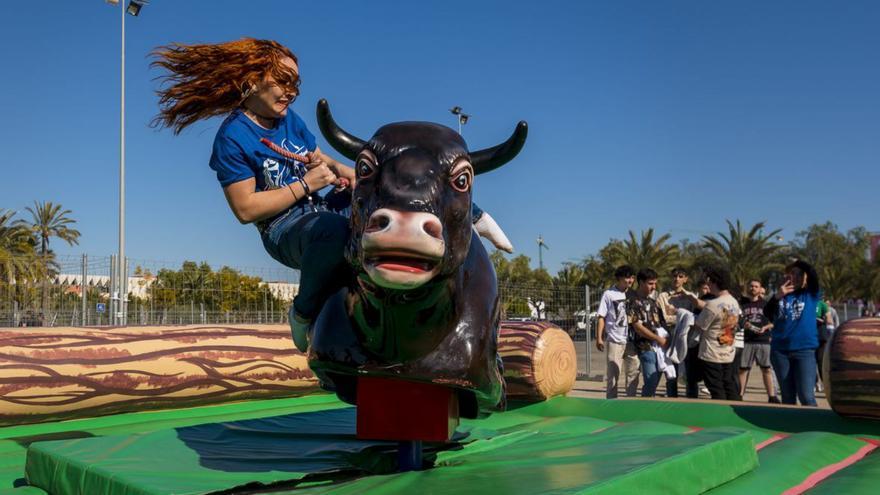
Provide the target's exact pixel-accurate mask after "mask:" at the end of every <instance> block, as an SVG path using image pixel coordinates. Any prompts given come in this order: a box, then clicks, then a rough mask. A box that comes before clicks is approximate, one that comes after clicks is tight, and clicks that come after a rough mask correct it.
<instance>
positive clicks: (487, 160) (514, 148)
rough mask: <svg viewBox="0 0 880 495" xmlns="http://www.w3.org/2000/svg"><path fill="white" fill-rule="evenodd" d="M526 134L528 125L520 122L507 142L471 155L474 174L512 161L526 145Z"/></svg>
mask: <svg viewBox="0 0 880 495" xmlns="http://www.w3.org/2000/svg"><path fill="white" fill-rule="evenodd" d="M528 134H529V125H528V124H526V121H525V120H520V121H519V124H517V125H516V129H515V130H514V131H513V134H512V135H511V136H510V137H509V138H508V139H507V141H505V142H503V143H501V144H499V145H498V146H493V147H492V148H486V149H484V150H480V151H475V152H473V153H471V165H473V167H474V174H476V175H479V174H482V173H486V172H489V171H491V170H495V169H496V168H498V167H500V166H502V165H504V164H505V163H507V162H509V161H510V160H513V159H514V157H516V155H517V154H519V151H520V150H521V149H522V147H523V145H524V144H526V136H527V135H528Z"/></svg>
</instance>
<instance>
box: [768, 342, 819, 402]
mask: <svg viewBox="0 0 880 495" xmlns="http://www.w3.org/2000/svg"><path fill="white" fill-rule="evenodd" d="M770 364H772V365H773V371H775V372H776V379H777V380H778V381H779V387H780V388H781V389H782V403H783V404H795V403H796V401H795V399H796V398H797V399H799V400H800V402H801V405H804V406H815V405H816V396H815V395H814V393H813V387H815V386H816V355H815V349H800V350H797V351H780V350H778V349H772V350H771V351H770Z"/></svg>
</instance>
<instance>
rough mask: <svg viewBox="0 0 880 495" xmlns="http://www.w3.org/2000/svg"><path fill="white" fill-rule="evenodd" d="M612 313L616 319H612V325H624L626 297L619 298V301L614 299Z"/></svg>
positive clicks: (621, 326) (619, 326)
mask: <svg viewBox="0 0 880 495" xmlns="http://www.w3.org/2000/svg"><path fill="white" fill-rule="evenodd" d="M613 304H614V315H615V316H616V319H615V321H614V325H615V327H617V328H624V327H626V299H621V300H619V301H614V302H613Z"/></svg>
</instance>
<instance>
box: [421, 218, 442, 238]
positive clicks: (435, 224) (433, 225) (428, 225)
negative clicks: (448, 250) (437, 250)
mask: <svg viewBox="0 0 880 495" xmlns="http://www.w3.org/2000/svg"><path fill="white" fill-rule="evenodd" d="M422 230H424V231H425V233H426V234H428V235H429V236H431V237H433V238H435V239H442V238H443V226H442V225H440V222H439V221H437V220H434V219H431V220H428V221H426V222H425V223H423V224H422Z"/></svg>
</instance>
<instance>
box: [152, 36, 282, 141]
mask: <svg viewBox="0 0 880 495" xmlns="http://www.w3.org/2000/svg"><path fill="white" fill-rule="evenodd" d="M151 56H152V57H153V58H154V59H155V60H154V61H153V62H152V63H151V64H150V66H151V67H160V68H162V69H165V70H166V71H168V74H166V75H163V76H160V77H159V80H160V81H161V82H162V84H163V85H164V86H163V87H162V88H161V89H159V90H158V91H157V94H158V95H159V115H157V116H156V118H155V119H153V125H154V126H159V127H170V128H173V129H174V133H175V134H179V133H180V131H182V130H183V129H184V128H186V127H187V126H189V125H191V124H193V123H195V122H196V121H198V120H202V119H207V118H209V117H214V116H217V115H223V114H226V113H229V112H231V111H232V110H234V109H235V108H236V107H238V106H239V105H241V103H242V102H243V101H244V99H245V98H246V97H247V95H248V94H249V93H250V90H251V88H252V87H253V85H255V84H257V83H259V82H261V81H263V80H264V79H265V78H266V77H268V76H271V77H272V78H273V79H275V81H277V82H278V83H279V84H282V85H284V86H288V87H298V86H299V74H297V73H296V72H295V71H293V70H292V69H291V68H290V67H288V66H287V65H285V64H283V63H281V61H282V60H283V59H284V58H287V57H290V58H291V59H293V61H294V62H296V60H297V59H296V56H295V55H294V54H293V52H291V51H290V50H289V49H288V48H287V47H285V46H284V45H282V44H280V43H278V42H277V41H272V40H258V39H254V38H242V39H240V40H237V41H228V42H226V43H216V44H204V45H183V44H180V43H171V44H169V45H165V46H160V47H158V48H156V49H155V50H153V52H152V53H151Z"/></svg>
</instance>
